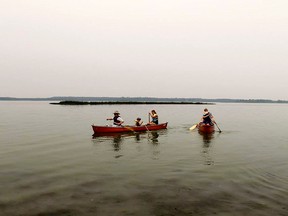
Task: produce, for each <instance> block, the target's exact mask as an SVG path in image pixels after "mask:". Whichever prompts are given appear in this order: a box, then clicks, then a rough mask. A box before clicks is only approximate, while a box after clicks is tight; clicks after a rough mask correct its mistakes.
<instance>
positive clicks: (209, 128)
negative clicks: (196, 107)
mask: <svg viewBox="0 0 288 216" xmlns="http://www.w3.org/2000/svg"><path fill="white" fill-rule="evenodd" d="M198 131H199V132H201V133H213V132H214V131H215V127H214V125H209V124H203V123H200V124H199V125H198Z"/></svg>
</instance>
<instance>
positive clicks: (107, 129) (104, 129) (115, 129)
mask: <svg viewBox="0 0 288 216" xmlns="http://www.w3.org/2000/svg"><path fill="white" fill-rule="evenodd" d="M167 125H168V122H166V123H162V124H158V125H141V126H134V125H133V126H131V125H123V126H96V125H92V128H93V131H94V133H119V132H140V131H154V130H160V129H166V128H167Z"/></svg>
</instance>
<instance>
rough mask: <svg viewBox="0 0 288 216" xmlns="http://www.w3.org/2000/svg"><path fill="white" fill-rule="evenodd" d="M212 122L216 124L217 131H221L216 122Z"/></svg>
mask: <svg viewBox="0 0 288 216" xmlns="http://www.w3.org/2000/svg"><path fill="white" fill-rule="evenodd" d="M214 123H215V124H216V126H217V128H218V130H219V132H220V133H221V132H222V131H221V129H220V128H219V127H218V125H217V123H216V122H214Z"/></svg>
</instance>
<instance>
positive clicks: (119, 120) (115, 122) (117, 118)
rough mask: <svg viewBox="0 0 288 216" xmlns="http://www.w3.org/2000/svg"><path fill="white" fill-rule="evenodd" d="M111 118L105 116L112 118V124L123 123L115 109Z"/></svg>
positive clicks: (118, 124)
mask: <svg viewBox="0 0 288 216" xmlns="http://www.w3.org/2000/svg"><path fill="white" fill-rule="evenodd" d="M113 114H114V117H113V118H107V120H113V125H116V126H121V125H122V124H123V123H124V120H123V119H122V118H121V117H120V113H119V112H118V111H115V112H114V113H113Z"/></svg>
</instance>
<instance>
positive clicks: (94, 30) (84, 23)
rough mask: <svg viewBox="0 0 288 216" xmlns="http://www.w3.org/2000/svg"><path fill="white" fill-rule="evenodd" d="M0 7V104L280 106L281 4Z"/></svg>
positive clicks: (153, 0)
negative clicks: (112, 100) (221, 102)
mask: <svg viewBox="0 0 288 216" xmlns="http://www.w3.org/2000/svg"><path fill="white" fill-rule="evenodd" d="M0 2H1V7H0V45H1V46H0V74H1V79H0V86H1V90H0V96H11V97H51V96H97V97H98V96H124V97H134V96H136V97H137V96H140V97H146V96H147V97H187V98H196V97H197V98H198V97H200V98H243V99H248V98H251V99H257V98H266V99H276V100H277V99H282V100H288V94H287V92H288V87H287V86H288V85H287V81H288V60H287V56H288V1H287V0H49V1H48V0H0Z"/></svg>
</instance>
